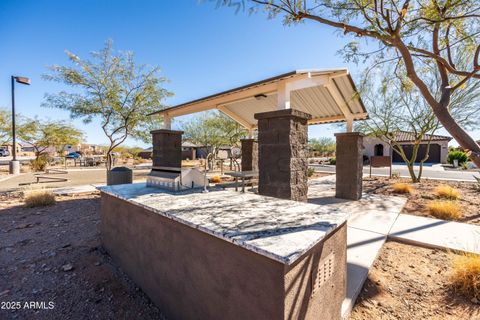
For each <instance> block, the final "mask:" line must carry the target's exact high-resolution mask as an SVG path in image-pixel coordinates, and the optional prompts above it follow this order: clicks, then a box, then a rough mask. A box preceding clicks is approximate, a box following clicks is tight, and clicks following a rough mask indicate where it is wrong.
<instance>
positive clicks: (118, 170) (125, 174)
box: [107, 167, 133, 186]
mask: <svg viewBox="0 0 480 320" xmlns="http://www.w3.org/2000/svg"><path fill="white" fill-rule="evenodd" d="M132 180H133V171H132V170H131V169H129V168H127V167H115V168H113V169H112V170H110V171H107V185H108V186H111V185H114V184H126V183H132Z"/></svg>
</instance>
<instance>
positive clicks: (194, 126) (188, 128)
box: [181, 111, 247, 153]
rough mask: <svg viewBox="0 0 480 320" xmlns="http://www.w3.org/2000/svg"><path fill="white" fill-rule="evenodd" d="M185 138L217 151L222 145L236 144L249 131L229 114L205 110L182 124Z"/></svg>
mask: <svg viewBox="0 0 480 320" xmlns="http://www.w3.org/2000/svg"><path fill="white" fill-rule="evenodd" d="M181 129H182V130H183V131H184V135H183V137H184V139H185V140H189V141H191V142H193V143H196V144H200V145H202V146H205V147H206V148H207V149H208V150H211V151H212V152H213V153H215V152H216V151H217V149H218V147H220V146H222V145H228V146H235V145H238V144H239V143H240V139H242V138H245V137H246V136H247V131H246V130H245V129H244V128H243V127H242V126H241V125H239V124H238V123H237V122H235V121H234V120H232V119H230V118H229V117H228V116H226V115H224V114H222V113H219V112H216V111H210V112H204V113H202V114H200V115H197V116H196V117H194V118H193V119H191V120H190V121H187V122H184V123H182V124H181Z"/></svg>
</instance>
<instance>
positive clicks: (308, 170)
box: [307, 168, 315, 177]
mask: <svg viewBox="0 0 480 320" xmlns="http://www.w3.org/2000/svg"><path fill="white" fill-rule="evenodd" d="M314 173H315V169H313V168H308V169H307V176H309V177H311V176H313V174H314Z"/></svg>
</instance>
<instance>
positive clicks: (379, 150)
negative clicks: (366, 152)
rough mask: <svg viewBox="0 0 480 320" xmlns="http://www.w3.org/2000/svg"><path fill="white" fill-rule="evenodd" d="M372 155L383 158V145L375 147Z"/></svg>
mask: <svg viewBox="0 0 480 320" xmlns="http://www.w3.org/2000/svg"><path fill="white" fill-rule="evenodd" d="M373 153H374V155H375V156H383V144H377V145H375V148H374V151H373Z"/></svg>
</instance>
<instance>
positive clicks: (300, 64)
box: [0, 0, 480, 145]
mask: <svg viewBox="0 0 480 320" xmlns="http://www.w3.org/2000/svg"><path fill="white" fill-rule="evenodd" d="M107 39H113V41H114V47H115V49H118V50H131V51H133V52H135V54H136V60H137V62H139V63H145V64H149V65H158V66H160V67H161V68H162V75H163V76H166V77H167V78H168V79H169V80H170V82H169V83H168V85H167V88H168V89H169V90H171V91H173V92H174V93H175V96H174V97H172V98H169V99H168V100H166V101H165V103H166V104H167V105H175V104H177V103H181V102H185V101H189V100H192V99H196V98H200V97H203V96H206V95H209V94H212V93H215V92H218V91H222V90H226V89H230V88H233V87H236V86H240V85H243V84H246V83H249V82H253V81H257V80H260V79H263V78H267V77H270V76H274V75H277V74H280V73H283V72H287V71H291V70H294V69H305V68H333V67H343V66H347V67H348V68H349V69H350V72H351V73H352V75H353V77H354V80H356V79H358V77H357V75H358V72H359V70H360V69H361V67H357V66H356V65H355V64H347V63H344V62H343V60H342V58H341V57H339V56H338V55H336V52H337V50H339V49H341V48H342V47H343V46H344V45H345V44H346V43H347V41H348V38H343V37H338V36H337V35H336V34H335V32H334V30H333V29H331V28H327V27H325V26H322V25H319V24H315V23H306V24H302V25H299V26H294V27H286V26H283V25H282V23H281V21H280V20H278V19H277V20H268V19H266V17H265V16H264V15H263V14H256V15H248V14H246V13H237V14H236V13H235V10H233V9H231V8H219V9H216V8H215V1H203V2H199V1H198V0H178V1H154V0H150V1H146V0H116V1H113V0H111V1H107V0H82V1H64V0H63V1H60V0H49V1H35V0H23V1H15V0H2V1H1V2H0V48H1V50H0V107H10V99H11V98H10V75H12V74H15V75H24V76H28V77H30V78H31V79H32V85H31V86H29V87H26V86H20V85H18V86H17V88H16V90H17V91H16V92H17V95H16V97H17V100H16V101H17V109H18V112H20V113H23V114H25V115H28V116H31V117H33V116H35V115H38V116H39V117H40V118H50V119H68V118H69V114H68V113H67V112H64V111H60V110H56V109H46V108H42V107H40V104H41V103H42V101H43V97H44V94H45V93H47V92H49V93H52V92H57V91H59V90H61V89H63V87H62V86H61V85H59V84H55V83H52V82H46V81H44V80H42V79H41V75H42V74H43V73H46V72H47V69H46V66H48V65H52V64H67V63H68V61H67V58H66V55H65V53H64V51H65V50H66V49H68V50H70V51H72V52H74V53H76V54H77V55H79V56H81V57H86V56H87V55H88V53H89V52H90V51H92V50H99V49H101V48H102V46H103V45H104V42H105V41H106V40H107ZM74 124H75V125H76V126H78V127H79V128H81V129H82V130H84V131H85V132H86V134H87V141H88V142H90V143H105V142H106V138H105V137H104V136H103V134H102V132H101V130H100V129H99V126H98V123H95V122H94V123H92V124H89V125H84V124H83V123H82V122H81V121H79V120H76V121H75V122H74ZM338 130H339V129H338V128H337V127H332V126H329V125H320V126H312V127H310V130H309V135H310V137H319V136H330V137H333V133H334V132H335V131H338ZM476 137H477V138H478V137H480V134H478V132H476ZM128 144H129V145H142V144H141V143H139V142H136V141H132V140H130V141H128Z"/></svg>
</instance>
